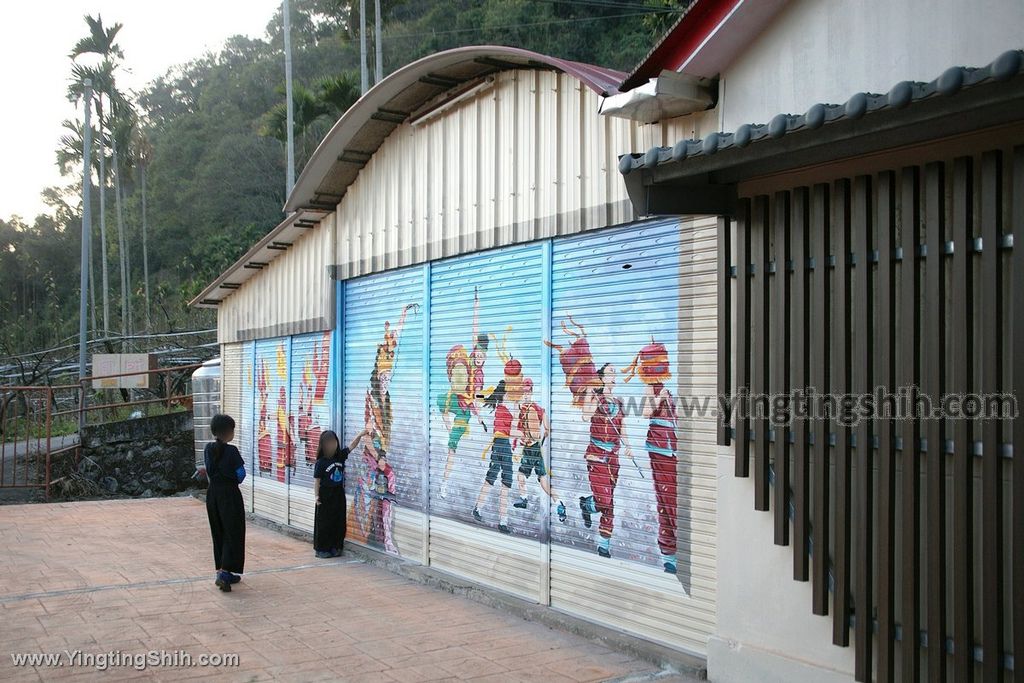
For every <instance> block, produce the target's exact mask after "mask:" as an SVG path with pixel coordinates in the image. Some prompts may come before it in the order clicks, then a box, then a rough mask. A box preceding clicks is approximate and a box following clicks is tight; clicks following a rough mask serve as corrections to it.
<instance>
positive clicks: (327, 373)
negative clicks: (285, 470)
mask: <svg viewBox="0 0 1024 683" xmlns="http://www.w3.org/2000/svg"><path fill="white" fill-rule="evenodd" d="M331 337H332V334H331V332H318V333H316V334H306V335H301V336H297V337H293V338H292V342H291V358H290V359H289V367H290V368H291V376H290V379H289V384H290V389H291V392H290V398H289V406H290V407H289V424H290V428H291V430H292V432H291V433H292V442H293V444H294V447H295V457H294V464H293V465H292V467H291V468H290V472H289V478H288V523H289V524H290V525H291V526H293V527H296V528H299V529H303V530H305V531H312V530H313V513H314V500H313V465H314V464H315V463H316V453H317V448H318V447H319V445H320V434H321V433H322V432H323V431H324V430H327V429H332V428H333V427H332V424H331V423H332V422H333V413H332V412H331V410H332V407H331V396H332V395H333V387H332V386H331Z"/></svg>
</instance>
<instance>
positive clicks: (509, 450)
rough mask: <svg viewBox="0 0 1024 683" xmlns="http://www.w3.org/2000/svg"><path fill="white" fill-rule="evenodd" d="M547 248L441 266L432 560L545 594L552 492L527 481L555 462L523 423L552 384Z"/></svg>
mask: <svg viewBox="0 0 1024 683" xmlns="http://www.w3.org/2000/svg"><path fill="white" fill-rule="evenodd" d="M544 249H545V247H544V245H542V244H539V243H534V244H531V245H527V246H522V247H514V248H506V249H499V250H494V251H489V252H485V253H481V254H476V255H473V256H467V257H462V258H458V259H451V260H448V261H441V262H437V263H434V264H432V265H431V268H430V272H431V282H430V288H431V289H430V470H431V472H430V482H431V490H430V513H431V525H430V561H431V564H432V565H433V566H436V567H438V568H442V569H446V570H449V571H452V572H455V573H458V574H462V575H464V576H467V577H469V578H473V579H476V580H478V581H481V582H483V583H487V584H489V585H492V586H496V587H498V588H501V589H503V590H507V591H509V592H512V593H516V594H520V595H523V596H524V597H528V598H530V599H534V600H537V599H538V598H539V587H540V578H541V576H540V575H541V571H542V567H541V562H542V554H541V548H540V544H539V542H538V541H539V540H540V538H541V536H542V528H543V524H544V517H545V512H546V511H545V510H543V509H542V507H546V505H547V497H546V495H545V494H544V493H543V492H542V491H541V490H540V488H539V487H538V484H537V480H536V478H532V479H531V480H530V481H529V482H528V481H527V476H531V475H540V474H541V473H542V472H544V465H543V461H542V460H541V459H540V456H539V453H536V452H535V451H536V449H535V448H531V449H530V450H529V451H527V454H526V457H524V455H523V449H524V446H527V444H525V443H524V439H523V438H522V436H521V430H520V428H519V423H520V409H521V407H523V406H526V405H527V404H528V403H529V402H530V401H532V400H534V397H535V396H543V395H544V393H545V385H544V373H543V364H542V358H543V356H544V355H545V353H544V347H543V344H542V336H543V335H542V330H543V326H542V324H541V321H542V316H543V313H544V305H543V301H542V299H543V288H542V281H543V260H542V253H543V252H544ZM531 407H532V406H531ZM535 427H536V425H535ZM538 428H539V427H538ZM535 431H536V430H535ZM538 438H539V437H538ZM531 445H532V444H531ZM520 472H522V473H523V474H520Z"/></svg>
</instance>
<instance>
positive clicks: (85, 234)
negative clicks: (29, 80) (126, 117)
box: [78, 78, 92, 426]
mask: <svg viewBox="0 0 1024 683" xmlns="http://www.w3.org/2000/svg"><path fill="white" fill-rule="evenodd" d="M90 109H92V80H91V79H88V78H87V79H85V128H84V132H85V135H84V139H83V140H82V266H81V270H82V273H81V277H80V282H81V287H82V290H81V293H80V296H79V300H78V379H79V381H81V379H82V378H83V377H86V376H87V373H86V349H87V347H88V343H89V339H88V336H87V335H88V333H87V331H86V324H85V323H86V318H87V316H88V312H87V310H86V309H87V307H88V306H87V302H86V299H87V297H88V293H89V263H90V259H89V252H90V244H89V239H90V233H91V232H92V204H91V202H92V169H91V168H90V162H91V161H92V159H91V157H92V121H91V119H90V116H89V110H90ZM83 389H84V387H83ZM84 398H85V397H84V396H83V397H82V399H83V400H84ZM79 414H80V415H84V414H85V413H82V412H81V411H79ZM79 426H81V425H79Z"/></svg>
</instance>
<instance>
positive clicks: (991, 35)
mask: <svg viewBox="0 0 1024 683" xmlns="http://www.w3.org/2000/svg"><path fill="white" fill-rule="evenodd" d="M747 1H748V2H751V1H753V0H747ZM1021 47H1024V2H1021V0H976V1H975V2H962V1H959V0H898V1H896V2H894V1H893V0H791V2H790V3H789V4H788V5H787V6H786V7H785V8H784V9H783V10H782V11H781V12H779V14H778V15H776V17H775V19H774V21H773V22H772V23H771V24H770V25H769V26H768V27H767V28H766V29H765V30H764V32H763V33H761V34H760V35H759V36H758V37H757V38H756V39H755V40H754V41H753V42H752V43H751V45H750V47H749V48H748V49H747V50H745V51H744V52H743V53H742V54H741V55H740V56H739V57H738V58H737V59H736V60H735V61H734V62H733V63H732V64H731V65H730V66H729V67H728V68H727V69H726V70H725V72H724V73H723V74H722V78H721V84H720V88H721V92H720V100H719V106H720V108H721V110H722V130H723V131H726V132H731V131H734V130H736V128H738V127H739V126H741V125H743V124H744V123H767V122H768V121H769V120H770V119H771V117H773V116H775V115H776V114H779V113H786V114H802V113H804V112H805V111H807V109H808V108H810V106H811V105H813V104H815V103H817V102H825V103H833V104H839V103H842V102H845V101H846V100H848V99H849V98H850V96H851V95H853V94H855V93H857V92H876V93H885V92H888V91H889V89H890V88H892V86H894V85H895V84H896V83H898V82H900V81H904V80H912V81H924V82H928V81H931V80H933V79H935V78H936V77H938V76H939V75H940V74H941V73H942V72H943V71H945V70H946V69H948V68H949V67H951V66H984V65H986V64H988V63H989V62H991V61H992V60H993V59H995V58H996V57H998V56H999V55H1000V54H1001V53H1003V52H1005V51H1007V50H1013V49H1020V48H1021ZM633 149H634V151H635V150H642V148H633Z"/></svg>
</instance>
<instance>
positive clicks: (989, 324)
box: [955, 150, 1024, 683]
mask: <svg viewBox="0 0 1024 683" xmlns="http://www.w3.org/2000/svg"><path fill="white" fill-rule="evenodd" d="M980 195H981V197H980V199H981V201H980V203H979V208H980V212H981V215H980V216H979V218H980V221H981V245H982V251H981V272H980V275H981V280H980V282H979V285H978V286H979V287H980V288H981V291H982V292H983V293H984V296H982V297H981V305H980V308H981V310H980V311H979V313H980V314H981V344H982V354H981V391H982V393H983V394H986V395H990V396H991V395H995V394H997V393H999V391H1000V390H1001V389H1002V372H1003V348H1002V344H1003V330H1002V325H1001V324H1000V320H1001V317H1002V315H1003V296H1002V292H1003V278H1002V265H1001V264H1002V259H1001V258H1000V256H999V248H1000V243H1001V241H1002V234H1003V230H1002V215H1003V214H1002V211H1003V155H1002V152H1000V151H998V150H996V151H990V152H985V153H984V154H983V155H982V156H981V187H980ZM1018 350H1019V349H1018ZM1000 434H1001V423H1000V421H999V420H998V419H995V418H993V417H991V416H988V417H986V419H985V420H983V421H982V425H981V440H982V447H981V450H982V465H981V496H982V538H981V548H982V550H981V581H982V585H984V586H985V590H984V591H982V599H981V649H982V653H983V654H982V657H983V659H982V668H983V672H984V679H985V681H987V682H989V683H992V682H994V681H1000V680H1002V675H1003V553H1002V544H1003V482H1002V465H1003V463H1002V453H1001V452H1000V445H1001V444H1000V441H1001V439H1000ZM955 550H956V551H957V552H962V551H963V550H964V549H961V548H955ZM1017 552H1020V549H1019V548H1018V550H1017ZM1015 654H1017V656H1018V657H1024V653H1021V652H1017V653H1015Z"/></svg>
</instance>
